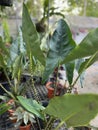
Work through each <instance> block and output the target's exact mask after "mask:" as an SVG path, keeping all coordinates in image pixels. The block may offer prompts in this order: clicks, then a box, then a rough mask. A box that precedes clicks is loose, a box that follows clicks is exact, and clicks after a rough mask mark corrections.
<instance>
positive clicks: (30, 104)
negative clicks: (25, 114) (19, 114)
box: [17, 96, 44, 119]
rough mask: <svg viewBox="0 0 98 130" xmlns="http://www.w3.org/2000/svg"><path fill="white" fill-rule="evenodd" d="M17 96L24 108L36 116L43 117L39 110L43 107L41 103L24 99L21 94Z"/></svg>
mask: <svg viewBox="0 0 98 130" xmlns="http://www.w3.org/2000/svg"><path fill="white" fill-rule="evenodd" d="M17 98H18V100H19V102H20V103H21V104H22V106H23V107H24V108H25V109H27V110H28V111H29V112H31V113H33V114H35V115H36V116H37V117H39V118H41V119H44V116H43V114H42V113H41V110H43V109H44V107H43V106H42V105H41V104H38V103H37V101H36V100H32V99H26V98H24V97H22V96H17Z"/></svg>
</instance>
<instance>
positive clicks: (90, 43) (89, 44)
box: [62, 28, 98, 69]
mask: <svg viewBox="0 0 98 130" xmlns="http://www.w3.org/2000/svg"><path fill="white" fill-rule="evenodd" d="M97 34H98V28H96V29H94V30H93V31H91V32H90V33H89V34H88V35H87V36H86V37H85V38H84V39H83V40H82V41H81V43H80V44H79V45H77V46H76V47H75V48H74V49H73V50H72V51H71V52H70V53H69V55H68V56H67V57H65V59H64V61H63V62H62V63H68V62H70V61H73V60H75V59H80V58H84V57H88V56H90V60H87V61H88V62H87V61H86V67H85V69H86V68H87V67H89V66H90V65H91V64H92V63H94V62H95V61H97V60H98V59H97V52H98V44H97V43H98V37H97ZM87 48H88V49H87ZM88 50H89V51H88ZM83 64H84V63H83Z"/></svg>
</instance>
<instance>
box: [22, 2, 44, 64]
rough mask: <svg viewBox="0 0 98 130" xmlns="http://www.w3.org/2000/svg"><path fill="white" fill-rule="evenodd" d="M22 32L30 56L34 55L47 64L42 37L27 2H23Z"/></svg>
mask: <svg viewBox="0 0 98 130" xmlns="http://www.w3.org/2000/svg"><path fill="white" fill-rule="evenodd" d="M22 34H23V40H24V42H25V43H26V50H27V55H28V56H29V57H30V55H32V56H34V57H35V58H36V59H38V60H39V61H40V62H41V63H42V64H45V57H44V55H43V53H42V51H41V49H40V38H39V35H38V33H37V31H36V28H35V25H34V23H33V22H32V20H31V18H30V15H29V13H28V10H27V8H26V6H25V4H23V14H22Z"/></svg>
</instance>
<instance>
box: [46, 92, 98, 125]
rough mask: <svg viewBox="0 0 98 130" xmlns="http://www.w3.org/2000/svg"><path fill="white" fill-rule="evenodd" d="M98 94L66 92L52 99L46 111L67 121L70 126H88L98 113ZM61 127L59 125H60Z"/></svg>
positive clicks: (63, 121)
mask: <svg viewBox="0 0 98 130" xmlns="http://www.w3.org/2000/svg"><path fill="white" fill-rule="evenodd" d="M97 100H98V95H95V94H83V95H72V94H65V95H64V96H62V97H55V98H53V99H51V101H50V103H49V105H48V106H47V108H46V109H45V110H44V112H45V113H47V114H49V115H51V116H53V117H55V118H59V119H61V121H62V122H61V124H60V125H62V124H63V123H65V122H66V124H67V126H68V127H71V126H72V127H79V126H87V125H88V124H89V122H90V120H92V119H93V118H94V117H95V116H96V115H97V113H98V109H97V108H98V102H97ZM58 127H59V126H58Z"/></svg>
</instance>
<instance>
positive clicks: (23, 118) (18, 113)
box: [11, 107, 35, 126]
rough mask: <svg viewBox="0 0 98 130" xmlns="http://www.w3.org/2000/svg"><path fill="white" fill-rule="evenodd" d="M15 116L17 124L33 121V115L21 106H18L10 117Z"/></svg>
mask: <svg viewBox="0 0 98 130" xmlns="http://www.w3.org/2000/svg"><path fill="white" fill-rule="evenodd" d="M14 117H16V118H17V123H16V126H17V124H18V125H21V124H22V123H24V124H25V125H27V124H28V123H29V122H30V123H34V122H35V117H34V115H33V114H31V113H30V112H28V111H26V110H24V109H23V108H22V107H18V108H17V109H16V110H15V112H14V113H13V117H11V118H12V119H13V118H14Z"/></svg>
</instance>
